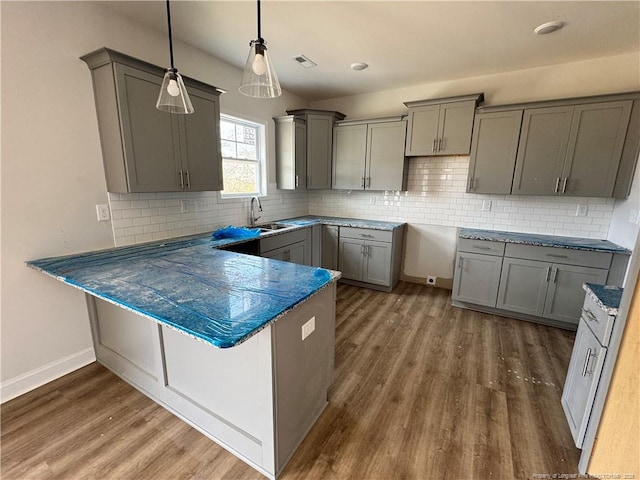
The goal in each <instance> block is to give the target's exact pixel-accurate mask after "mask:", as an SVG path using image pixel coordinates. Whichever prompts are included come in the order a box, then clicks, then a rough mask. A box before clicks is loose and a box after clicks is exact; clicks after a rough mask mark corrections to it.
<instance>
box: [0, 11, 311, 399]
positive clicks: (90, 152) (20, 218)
mask: <svg viewBox="0 0 640 480" xmlns="http://www.w3.org/2000/svg"><path fill="white" fill-rule="evenodd" d="M0 8H1V10H0V13H1V21H2V174H3V175H2V204H3V206H4V208H3V211H2V214H3V215H2V233H3V238H2V260H3V262H2V343H1V347H2V368H1V375H0V381H1V385H2V398H3V400H6V399H8V398H10V397H12V396H15V395H17V394H20V393H22V392H23V391H26V390H29V389H31V388H34V387H35V386H37V385H38V384H41V383H44V382H46V381H49V380H51V379H53V378H55V377H57V376H60V375H62V374H64V373H66V372H68V371H71V370H73V369H75V368H77V367H79V366H81V365H83V364H85V363H88V362H90V361H92V360H93V358H94V357H93V351H92V347H91V345H92V343H91V338H90V331H89V323H88V318H87V311H86V306H85V302H84V296H83V295H82V294H81V293H80V292H79V291H76V290H74V289H72V288H70V287H68V286H66V285H63V284H61V283H60V282H58V281H56V280H53V279H51V278H48V277H45V276H44V275H42V274H40V273H37V272H35V271H32V270H30V269H29V268H27V267H26V266H25V265H24V263H23V262H24V261H25V260H29V259H36V258H42V257H46V256H57V255H63V254H67V253H74V252H83V251H89V250H93V249H99V248H108V247H112V246H113V245H114V239H113V233H112V228H111V224H110V222H104V223H98V222H97V221H96V213H95V205H96V204H97V203H107V192H106V185H105V180H104V173H103V169H102V155H101V151H100V143H99V137H98V128H97V121H96V112H95V106H94V100H93V91H92V86H91V76H90V72H89V69H88V68H87V66H86V65H85V64H84V62H82V61H81V60H79V58H78V57H80V56H81V55H83V54H85V53H88V52H90V51H92V50H95V49H97V48H100V47H103V46H107V47H110V48H113V49H114V50H118V51H121V52H123V53H127V54H130V55H132V56H135V57H138V58H141V59H143V60H146V61H149V62H151V63H155V64H158V65H164V63H165V62H166V61H167V57H168V52H167V39H166V36H165V35H164V34H163V33H161V31H158V32H156V31H154V30H150V29H148V28H146V27H144V26H141V25H138V24H134V23H131V22H130V21H129V20H126V19H123V18H120V17H117V16H116V15H114V14H113V13H111V12H110V11H109V10H106V9H104V8H103V7H101V6H100V5H99V4H98V3H93V2H46V1H45V2H0ZM162 28H163V27H162ZM162 28H160V30H162ZM212 28H215V25H212ZM175 48H176V51H175V58H176V64H177V66H178V67H179V68H180V71H181V72H182V73H183V74H185V75H188V76H191V77H194V78H197V79H199V80H202V81H204V82H207V83H211V84H213V85H215V86H217V87H220V88H223V89H225V90H228V93H226V94H224V95H222V97H221V109H222V111H223V112H225V113H230V114H234V113H235V114H244V115H250V116H251V117H252V118H254V119H258V120H262V121H265V122H266V123H267V125H268V132H267V133H268V135H269V136H268V144H269V152H268V153H269V158H270V162H271V164H272V165H273V161H274V160H273V157H274V151H275V147H274V142H273V127H272V123H273V122H272V121H271V117H272V116H274V115H283V114H284V113H285V109H286V108H299V107H302V106H304V103H303V101H302V100H301V99H300V98H298V97H294V96H292V95H290V94H287V93H285V94H284V95H283V96H282V97H281V98H279V99H276V100H255V99H250V98H247V97H243V96H242V95H240V94H239V93H237V89H236V87H237V83H238V82H239V80H240V71H239V70H237V69H235V68H233V67H231V66H229V65H228V64H225V63H223V62H221V61H218V60H216V59H214V58H212V57H210V56H208V55H206V54H204V53H202V52H200V51H198V50H196V49H193V48H191V47H188V46H186V45H184V44H179V43H178V44H176V45H175ZM273 171H274V169H273V168H270V172H271V175H270V177H271V181H272V182H273V181H275V177H274V173H273ZM303 205H304V210H306V204H303ZM305 213H306V212H305Z"/></svg>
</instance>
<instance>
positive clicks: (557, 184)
mask: <svg viewBox="0 0 640 480" xmlns="http://www.w3.org/2000/svg"><path fill="white" fill-rule="evenodd" d="M559 188H560V177H556V188H554V189H553V191H554V192H555V193H558V189H559Z"/></svg>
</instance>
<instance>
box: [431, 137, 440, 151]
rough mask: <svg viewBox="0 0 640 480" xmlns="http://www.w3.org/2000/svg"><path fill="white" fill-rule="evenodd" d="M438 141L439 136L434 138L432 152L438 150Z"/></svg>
mask: <svg viewBox="0 0 640 480" xmlns="http://www.w3.org/2000/svg"><path fill="white" fill-rule="evenodd" d="M437 141H438V139H437V138H434V139H433V145H432V146H431V151H432V152H434V153H435V152H436V151H437V150H436V142H437Z"/></svg>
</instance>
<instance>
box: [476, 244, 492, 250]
mask: <svg viewBox="0 0 640 480" xmlns="http://www.w3.org/2000/svg"><path fill="white" fill-rule="evenodd" d="M472 248H477V249H478V250H491V247H484V246H482V245H473V247H472Z"/></svg>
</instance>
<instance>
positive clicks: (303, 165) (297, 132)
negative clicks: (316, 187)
mask: <svg viewBox="0 0 640 480" xmlns="http://www.w3.org/2000/svg"><path fill="white" fill-rule="evenodd" d="M274 121H275V126H276V132H275V133H276V135H275V137H276V186H277V187H278V189H279V190H297V189H305V188H307V129H306V127H305V121H304V119H301V118H296V117H294V116H293V115H288V116H285V117H276V118H274Z"/></svg>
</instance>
